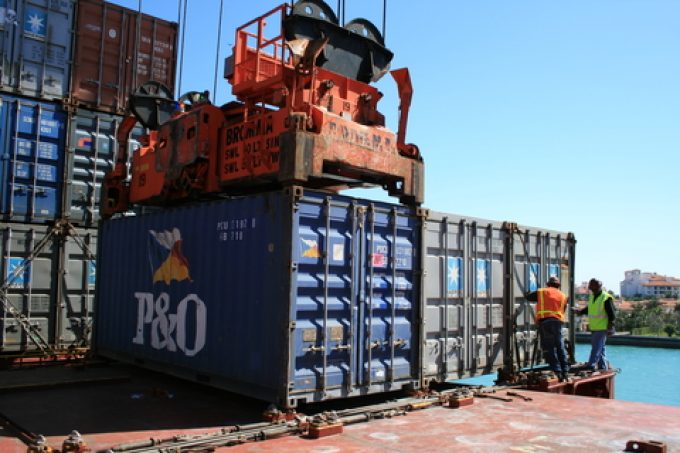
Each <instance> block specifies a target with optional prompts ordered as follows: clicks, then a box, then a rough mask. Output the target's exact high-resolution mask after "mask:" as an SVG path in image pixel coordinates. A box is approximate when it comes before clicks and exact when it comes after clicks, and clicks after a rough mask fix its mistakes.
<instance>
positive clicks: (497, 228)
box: [421, 212, 575, 384]
mask: <svg viewBox="0 0 680 453" xmlns="http://www.w3.org/2000/svg"><path fill="white" fill-rule="evenodd" d="M422 244H423V249H422V252H423V253H422V259H423V269H424V272H423V285H422V288H423V295H422V301H423V305H424V307H423V314H424V317H423V329H422V362H421V365H422V376H423V381H424V384H427V383H428V382H429V381H438V382H443V381H447V380H455V379H463V378H468V377H472V376H476V375H482V374H490V373H494V372H496V371H497V370H498V369H499V368H503V369H506V370H508V371H510V370H518V369H521V368H526V367H530V366H531V364H532V360H533V361H534V363H535V364H538V363H540V362H542V357H541V354H540V351H539V350H535V349H537V343H538V342H537V332H536V325H535V323H534V316H535V315H534V313H535V303H530V302H527V301H526V299H525V298H524V295H525V293H527V292H531V291H535V290H536V289H538V287H539V285H540V286H543V285H544V284H545V281H546V280H547V278H548V276H550V275H557V276H559V277H560V278H561V280H562V291H563V292H565V293H566V294H567V295H568V296H569V300H570V305H571V304H573V297H572V294H573V287H574V282H573V265H574V253H575V240H574V238H573V235H572V234H571V233H560V232H556V231H548V230H544V229H537V228H527V227H517V225H516V224H514V223H510V222H497V221H491V220H483V219H477V218H471V217H463V216H460V215H456V214H445V213H438V212H430V213H429V214H428V215H427V218H426V220H425V221H424V223H423V239H422ZM571 321H572V322H570V323H565V326H568V327H567V328H566V330H565V332H564V333H565V334H566V335H567V337H566V338H569V339H570V340H572V344H573V327H572V326H573V316H572V317H571ZM572 351H573V350H572Z"/></svg>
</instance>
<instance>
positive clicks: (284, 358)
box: [95, 189, 420, 406]
mask: <svg viewBox="0 0 680 453" xmlns="http://www.w3.org/2000/svg"><path fill="white" fill-rule="evenodd" d="M419 222H420V219H419V218H417V217H416V216H415V215H414V213H413V211H412V210H411V209H408V208H405V207H400V206H395V205H389V204H383V203H371V202H368V201H363V200H355V199H351V198H347V197H342V196H338V195H327V194H323V193H320V192H314V191H305V192H304V195H303V194H302V190H301V189H291V190H285V191H279V192H271V193H266V194H260V195H253V196H248V197H242V198H235V199H232V200H225V201H219V202H211V203H202V204H197V205H194V206H190V207H189V206H186V207H179V208H175V209H167V210H164V211H162V212H158V213H154V214H149V215H143V216H137V217H123V218H117V219H111V220H107V221H105V222H104V223H103V224H102V228H101V236H100V251H99V269H98V272H99V274H98V287H97V303H96V308H95V312H96V317H95V346H96V350H97V352H98V353H99V354H101V355H104V356H107V357H112V358H117V359H121V360H126V361H133V362H134V363H137V364H143V365H144V366H147V367H150V368H154V369H158V370H161V371H164V372H168V373H171V374H175V375H179V376H182V377H185V378H189V379H195V380H198V381H201V382H205V383H209V384H210V385H214V386H217V387H221V388H224V389H227V390H230V391H234V392H239V393H243V394H246V395H250V396H253V397H255V398H259V399H263V400H267V401H272V402H277V403H279V404H283V405H286V406H294V405H296V404H297V402H299V401H305V400H306V401H320V400H325V399H331V398H343V397H348V396H354V395H360V394H368V393H377V392H384V391H389V390H396V389H400V388H402V387H404V386H414V385H418V375H417V373H418V366H417V363H418V361H417V349H418V348H417V346H418V334H417V332H418V322H419V321H418V319H419V314H418V310H419V306H420V304H419V301H418V297H419V293H420V291H419V273H418V272H417V265H418V261H419V260H418V259H417V257H416V256H417V254H418V247H419V239H418V238H419V234H420V228H419Z"/></svg>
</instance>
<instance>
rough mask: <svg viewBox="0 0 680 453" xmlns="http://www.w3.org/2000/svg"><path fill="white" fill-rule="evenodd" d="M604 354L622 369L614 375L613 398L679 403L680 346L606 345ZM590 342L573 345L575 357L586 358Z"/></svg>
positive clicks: (641, 401) (677, 404)
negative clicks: (614, 389) (677, 347)
mask: <svg viewBox="0 0 680 453" xmlns="http://www.w3.org/2000/svg"><path fill="white" fill-rule="evenodd" d="M606 351H607V358H608V359H609V362H610V364H611V366H612V368H616V369H619V370H621V371H620V373H619V374H618V376H616V391H615V395H616V399H617V400H624V401H634V402H639V403H652V404H665V405H670V406H680V384H679V383H678V376H679V375H680V350H677V349H662V348H643V347H639V346H618V345H611V346H607V350H606ZM589 354H590V344H580V343H579V344H577V345H576V360H577V361H579V362H585V361H586V360H588V356H589Z"/></svg>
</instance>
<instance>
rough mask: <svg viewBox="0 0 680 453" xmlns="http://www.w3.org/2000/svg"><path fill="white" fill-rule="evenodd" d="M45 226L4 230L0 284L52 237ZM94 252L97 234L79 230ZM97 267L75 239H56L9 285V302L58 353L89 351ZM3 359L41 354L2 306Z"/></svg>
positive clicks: (0, 351) (0, 346)
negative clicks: (6, 355) (66, 350)
mask: <svg viewBox="0 0 680 453" xmlns="http://www.w3.org/2000/svg"><path fill="white" fill-rule="evenodd" d="M50 228H51V227H48V226H45V225H30V224H21V223H9V224H7V223H6V224H3V226H2V229H1V230H0V233H1V235H2V237H1V242H0V257H1V261H0V271H1V272H2V280H3V281H5V280H7V279H9V278H10V277H11V276H13V274H14V270H15V269H17V268H18V267H20V266H21V265H22V263H23V262H24V260H25V259H26V258H27V257H29V256H30V255H31V254H32V253H33V252H34V250H35V247H36V245H37V244H38V243H39V242H40V241H41V240H42V239H43V238H44V237H45V236H46V235H47V234H49V232H50ZM78 234H79V235H80V237H81V238H82V240H83V241H84V242H85V243H86V244H87V245H88V247H89V248H90V249H92V250H93V251H94V250H96V247H97V230H92V229H91V230H83V229H80V230H78ZM95 267H96V264H95V262H93V261H90V260H89V259H88V257H87V254H86V253H84V252H83V251H82V249H81V248H80V247H79V246H78V245H77V244H76V242H75V241H74V240H73V239H72V238H68V239H66V240H65V241H64V240H63V238H62V237H59V236H54V237H53V238H52V239H51V240H50V241H49V242H48V243H47V245H46V246H45V247H44V248H43V249H42V251H41V252H40V253H38V254H37V256H36V257H35V259H34V260H33V261H31V262H30V264H29V265H28V267H27V268H26V269H25V270H24V272H22V273H19V274H18V275H17V276H16V278H13V279H12V280H11V283H10V285H9V288H8V290H7V295H6V297H7V300H8V302H9V303H10V304H11V305H12V306H13V307H14V308H15V309H17V310H18V311H20V312H21V313H23V314H24V315H25V316H26V318H27V319H28V322H29V323H30V324H31V325H33V326H35V327H37V331H38V333H39V334H40V336H42V337H43V339H44V340H45V341H46V342H47V343H48V344H49V345H50V346H51V347H52V348H54V349H61V350H64V349H68V348H70V347H85V346H87V345H89V341H90V333H91V324H92V318H91V316H92V302H93V298H94V297H93V296H94V284H95V280H94V278H95ZM0 328H1V329H2V336H1V337H0V355H2V354H15V353H19V352H27V351H28V352H30V351H38V347H37V346H36V345H35V343H33V342H32V341H31V340H30V339H29V338H28V336H27V335H26V333H25V332H24V331H23V329H22V328H21V325H20V324H19V322H18V321H17V320H16V319H15V318H14V317H13V316H11V315H10V314H9V313H8V312H7V311H6V310H5V309H4V307H1V306H0Z"/></svg>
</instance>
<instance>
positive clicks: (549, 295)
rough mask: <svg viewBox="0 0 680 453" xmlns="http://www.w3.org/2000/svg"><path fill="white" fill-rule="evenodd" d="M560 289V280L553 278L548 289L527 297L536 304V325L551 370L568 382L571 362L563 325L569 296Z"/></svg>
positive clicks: (548, 283) (547, 286)
mask: <svg viewBox="0 0 680 453" xmlns="http://www.w3.org/2000/svg"><path fill="white" fill-rule="evenodd" d="M559 288H560V279H559V278H557V277H555V276H552V277H550V278H549V279H548V282H547V283H546V288H539V289H538V291H534V292H532V293H529V294H527V295H526V298H527V300H528V301H530V302H536V323H537V324H538V334H539V336H540V338H541V349H542V350H543V356H544V357H545V360H546V362H548V365H549V366H550V369H551V370H553V371H554V372H555V374H557V376H558V377H559V379H560V382H563V381H566V380H567V372H568V371H569V361H568V360H567V354H566V352H565V350H564V339H563V338H562V324H563V323H564V312H565V310H566V308H567V296H566V294H564V293H563V292H562V291H560V290H559Z"/></svg>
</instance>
